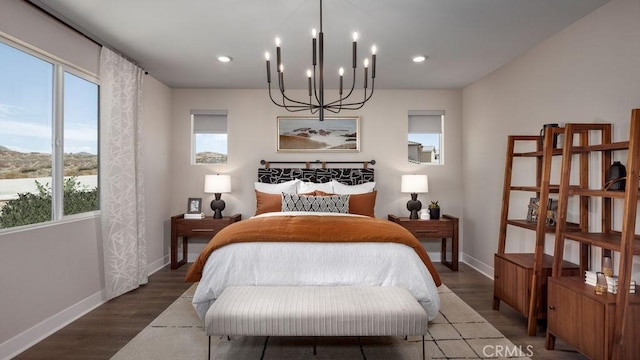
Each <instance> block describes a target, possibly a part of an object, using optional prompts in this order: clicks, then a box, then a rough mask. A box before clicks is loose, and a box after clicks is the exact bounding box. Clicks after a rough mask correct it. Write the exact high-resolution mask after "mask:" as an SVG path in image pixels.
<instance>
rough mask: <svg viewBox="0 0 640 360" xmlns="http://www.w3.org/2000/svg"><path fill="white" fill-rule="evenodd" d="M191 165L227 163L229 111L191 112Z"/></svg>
mask: <svg viewBox="0 0 640 360" xmlns="http://www.w3.org/2000/svg"><path fill="white" fill-rule="evenodd" d="M191 128H192V129H193V131H192V139H191V149H192V151H191V163H192V164H226V163H227V155H228V152H227V111H226V110H193V111H191Z"/></svg>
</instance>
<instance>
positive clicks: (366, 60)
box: [364, 59, 369, 89]
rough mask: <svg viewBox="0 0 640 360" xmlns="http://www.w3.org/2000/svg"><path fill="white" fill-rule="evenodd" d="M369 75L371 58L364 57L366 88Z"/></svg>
mask: <svg viewBox="0 0 640 360" xmlns="http://www.w3.org/2000/svg"><path fill="white" fill-rule="evenodd" d="M368 77H369V59H364V88H365V89H366V88H367V80H368Z"/></svg>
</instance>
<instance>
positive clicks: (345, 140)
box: [278, 117, 360, 151]
mask: <svg viewBox="0 0 640 360" xmlns="http://www.w3.org/2000/svg"><path fill="white" fill-rule="evenodd" d="M358 132H359V118H358V117H340V118H325V119H324V121H319V120H318V119H317V118H304V117H279V118H278V151H359V150H360V138H359V133H358Z"/></svg>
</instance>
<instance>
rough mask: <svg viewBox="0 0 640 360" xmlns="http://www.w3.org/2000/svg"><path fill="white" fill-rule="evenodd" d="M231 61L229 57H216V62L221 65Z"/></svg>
mask: <svg viewBox="0 0 640 360" xmlns="http://www.w3.org/2000/svg"><path fill="white" fill-rule="evenodd" d="M231 60H232V59H231V56H226V55H220V56H218V61H220V62H222V63H228V62H230V61H231Z"/></svg>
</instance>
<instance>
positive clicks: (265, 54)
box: [264, 52, 271, 84]
mask: <svg viewBox="0 0 640 360" xmlns="http://www.w3.org/2000/svg"><path fill="white" fill-rule="evenodd" d="M264 58H265V59H267V83H269V84H270V83H271V62H270V61H269V53H268V52H266V53H264Z"/></svg>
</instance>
